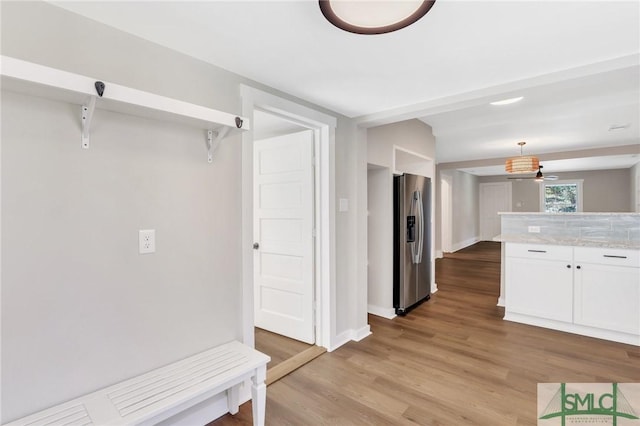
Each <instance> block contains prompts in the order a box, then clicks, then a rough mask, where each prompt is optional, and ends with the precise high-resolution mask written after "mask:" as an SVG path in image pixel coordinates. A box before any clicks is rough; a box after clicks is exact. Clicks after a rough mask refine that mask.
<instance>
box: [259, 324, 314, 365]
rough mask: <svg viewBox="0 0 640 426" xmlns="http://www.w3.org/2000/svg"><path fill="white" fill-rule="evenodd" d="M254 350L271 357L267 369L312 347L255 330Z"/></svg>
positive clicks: (265, 331) (268, 332)
mask: <svg viewBox="0 0 640 426" xmlns="http://www.w3.org/2000/svg"><path fill="white" fill-rule="evenodd" d="M255 339H256V349H257V350H259V351H260V352H262V353H264V354H267V355H269V356H270V357H271V361H270V362H269V363H268V364H267V368H273V367H275V366H276V365H278V364H280V363H282V362H283V361H285V360H287V359H289V358H291V357H293V356H295V355H297V354H299V353H301V352H303V351H305V350H307V349H309V348H311V347H313V345H309V344H307V343H304V342H299V341H297V340H293V339H289V338H288V337H285V336H281V335H279V334H275V333H271V332H270V331H267V330H263V329H261V328H258V327H256V328H255Z"/></svg>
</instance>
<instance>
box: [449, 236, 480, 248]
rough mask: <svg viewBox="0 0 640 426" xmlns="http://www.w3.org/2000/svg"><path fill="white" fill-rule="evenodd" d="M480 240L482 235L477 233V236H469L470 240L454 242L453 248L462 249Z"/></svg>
mask: <svg viewBox="0 0 640 426" xmlns="http://www.w3.org/2000/svg"><path fill="white" fill-rule="evenodd" d="M479 241H480V237H479V236H477V235H476V236H475V237H473V238H469V239H468V240H464V241H460V242H459V243H454V244H452V246H451V249H452V250H453V251H458V250H462V249H463V248H466V247H469V246H472V245H474V244H475V243H477V242H479Z"/></svg>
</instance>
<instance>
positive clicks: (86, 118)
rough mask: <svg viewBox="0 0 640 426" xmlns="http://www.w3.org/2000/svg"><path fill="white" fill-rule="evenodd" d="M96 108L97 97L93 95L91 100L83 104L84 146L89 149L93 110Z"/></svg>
mask: <svg viewBox="0 0 640 426" xmlns="http://www.w3.org/2000/svg"><path fill="white" fill-rule="evenodd" d="M95 109H96V97H95V96H91V97H90V98H89V102H87V103H86V104H85V105H82V148H84V149H89V136H90V129H91V120H92V119H93V111H95Z"/></svg>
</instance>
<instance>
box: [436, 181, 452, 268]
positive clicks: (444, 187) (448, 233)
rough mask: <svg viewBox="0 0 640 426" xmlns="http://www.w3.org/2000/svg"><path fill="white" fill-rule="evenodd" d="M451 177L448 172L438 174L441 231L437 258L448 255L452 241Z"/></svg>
mask: <svg viewBox="0 0 640 426" xmlns="http://www.w3.org/2000/svg"><path fill="white" fill-rule="evenodd" d="M452 188H453V176H452V175H451V174H450V172H445V171H441V172H440V209H441V212H440V218H441V231H442V234H441V235H440V241H441V247H440V248H441V250H440V253H439V256H438V257H442V256H443V255H444V253H450V252H451V250H452V245H453V243H452V241H453V207H452V204H453V191H452Z"/></svg>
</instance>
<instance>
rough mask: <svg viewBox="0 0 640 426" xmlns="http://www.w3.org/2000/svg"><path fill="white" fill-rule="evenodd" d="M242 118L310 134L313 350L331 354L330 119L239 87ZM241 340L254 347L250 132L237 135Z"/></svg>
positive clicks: (332, 229) (332, 125)
mask: <svg viewBox="0 0 640 426" xmlns="http://www.w3.org/2000/svg"><path fill="white" fill-rule="evenodd" d="M240 93H241V97H242V115H243V116H245V117H248V118H249V119H250V120H251V123H252V125H253V113H254V111H255V110H260V111H264V112H267V113H269V114H273V115H276V116H278V117H280V118H283V119H285V120H288V121H291V122H293V123H295V124H297V125H299V126H301V127H305V128H308V129H311V130H313V132H314V139H315V144H314V155H315V159H316V161H315V166H316V167H315V192H316V196H315V198H316V203H315V212H316V214H315V229H316V232H315V234H316V239H315V277H314V278H315V303H314V308H315V316H314V317H315V324H316V333H315V334H316V345H318V346H322V347H325V348H327V349H328V350H331V349H332V348H331V341H332V336H335V328H336V320H335V314H336V301H335V294H336V292H335V285H336V284H335V283H336V280H335V252H336V251H335V241H336V239H335V212H334V211H333V210H332V209H331V208H330V206H331V200H332V199H334V198H335V188H334V186H335V179H334V176H333V170H334V159H333V152H334V145H335V129H336V126H337V120H336V118H335V117H332V116H330V115H327V114H324V113H322V112H319V111H316V110H313V109H311V108H308V107H305V106H303V105H299V104H297V103H295V102H292V101H289V100H287V99H283V98H280V97H278V96H275V95H272V94H270V93H267V92H264V91H262V90H259V89H256V88H253V87H251V86H247V85H241V86H240ZM241 238H242V240H241V243H242V244H241V246H242V318H241V320H242V339H243V342H244V343H245V344H247V345H249V346H251V347H254V346H255V341H254V338H255V337H254V311H253V303H254V297H253V278H254V277H253V247H252V245H253V130H250V131H248V132H244V133H243V134H242V237H241Z"/></svg>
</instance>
